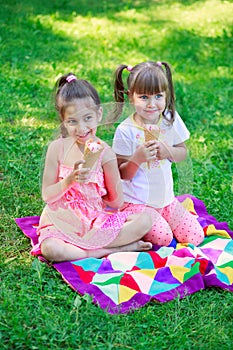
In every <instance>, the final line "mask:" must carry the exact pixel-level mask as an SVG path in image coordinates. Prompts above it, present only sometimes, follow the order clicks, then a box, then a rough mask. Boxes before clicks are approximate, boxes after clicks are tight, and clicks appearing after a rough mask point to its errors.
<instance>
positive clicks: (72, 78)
mask: <svg viewBox="0 0 233 350" xmlns="http://www.w3.org/2000/svg"><path fill="white" fill-rule="evenodd" d="M73 80H77V78H76V76H75V75H73V74H71V75H68V77H67V78H66V81H67V82H68V83H70V82H71V81H73Z"/></svg>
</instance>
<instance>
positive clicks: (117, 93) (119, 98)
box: [114, 64, 127, 120]
mask: <svg viewBox="0 0 233 350" xmlns="http://www.w3.org/2000/svg"><path fill="white" fill-rule="evenodd" d="M126 68H127V65H125V64H121V65H120V66H119V67H118V68H117V69H116V71H115V74H114V78H115V81H114V98H115V101H116V104H115V108H114V120H117V119H118V118H119V117H120V115H121V113H122V110H123V107H124V102H125V96H124V95H125V94H126V91H125V87H124V82H123V77H122V73H123V70H124V69H126Z"/></svg>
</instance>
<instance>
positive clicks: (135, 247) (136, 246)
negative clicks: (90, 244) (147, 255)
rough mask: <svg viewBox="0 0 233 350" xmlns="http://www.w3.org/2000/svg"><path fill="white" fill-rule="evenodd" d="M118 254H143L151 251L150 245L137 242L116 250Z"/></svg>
mask: <svg viewBox="0 0 233 350" xmlns="http://www.w3.org/2000/svg"><path fill="white" fill-rule="evenodd" d="M116 249H117V250H118V251H119V252H143V251H147V250H150V249H152V243H150V242H144V241H137V242H133V243H129V244H126V245H124V246H122V247H118V248H116Z"/></svg>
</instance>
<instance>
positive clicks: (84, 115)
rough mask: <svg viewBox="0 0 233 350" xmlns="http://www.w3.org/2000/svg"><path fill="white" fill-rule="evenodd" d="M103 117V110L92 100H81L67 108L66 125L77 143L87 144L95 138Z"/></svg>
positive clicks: (69, 133) (65, 114)
mask: <svg viewBox="0 0 233 350" xmlns="http://www.w3.org/2000/svg"><path fill="white" fill-rule="evenodd" d="M101 117H102V108H101V107H98V106H96V105H95V104H94V103H93V100H92V99H90V98H89V99H87V98H85V99H80V100H77V102H76V101H74V103H71V104H70V105H69V106H67V107H66V109H65V113H64V125H65V127H66V130H67V132H68V135H69V136H71V137H73V138H74V139H75V142H77V143H80V144H85V142H86V141H87V140H88V139H90V138H93V137H95V134H96V129H97V125H98V122H99V121H100V120H101Z"/></svg>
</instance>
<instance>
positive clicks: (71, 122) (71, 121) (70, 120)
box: [67, 119, 77, 126]
mask: <svg viewBox="0 0 233 350" xmlns="http://www.w3.org/2000/svg"><path fill="white" fill-rule="evenodd" d="M67 124H68V125H70V126H72V125H77V120H75V119H69V120H67Z"/></svg>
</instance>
